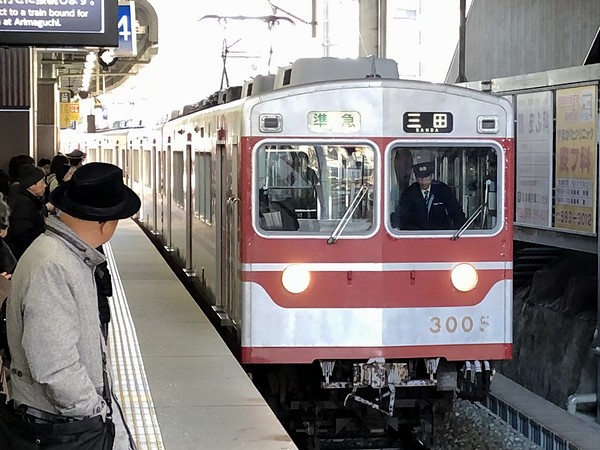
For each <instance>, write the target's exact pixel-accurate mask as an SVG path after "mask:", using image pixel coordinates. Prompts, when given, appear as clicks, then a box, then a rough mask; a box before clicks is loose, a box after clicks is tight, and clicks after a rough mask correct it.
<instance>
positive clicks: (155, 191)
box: [148, 139, 158, 234]
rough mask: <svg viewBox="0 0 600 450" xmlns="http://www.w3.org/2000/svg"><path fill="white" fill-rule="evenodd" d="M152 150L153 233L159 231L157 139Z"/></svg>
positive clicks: (154, 140)
mask: <svg viewBox="0 0 600 450" xmlns="http://www.w3.org/2000/svg"><path fill="white" fill-rule="evenodd" d="M151 148H152V150H151V153H150V158H151V161H152V163H151V169H150V170H151V171H150V182H149V183H148V184H149V186H150V191H151V192H152V217H151V230H152V233H153V234H157V233H158V186H157V185H158V183H157V179H158V178H157V176H156V173H157V170H156V166H157V164H158V150H157V148H156V139H153V140H152V147H151Z"/></svg>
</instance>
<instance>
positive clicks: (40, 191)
mask: <svg viewBox="0 0 600 450" xmlns="http://www.w3.org/2000/svg"><path fill="white" fill-rule="evenodd" d="M19 174H20V179H21V181H20V183H19V187H18V189H16V190H14V191H13V192H11V195H10V197H9V198H8V204H9V205H10V208H11V210H12V214H11V216H10V227H9V228H8V234H7V236H6V243H7V244H8V246H9V247H10V249H11V251H12V252H13V254H14V255H15V258H17V259H19V258H20V257H21V255H22V254H23V253H24V252H25V250H26V249H27V247H29V246H30V245H31V243H32V242H33V241H34V240H35V239H36V238H37V237H38V236H39V235H40V234H42V233H43V232H44V231H45V230H46V225H45V222H44V219H45V216H46V215H47V212H46V207H45V205H44V200H43V196H44V191H45V189H46V181H45V178H44V171H43V170H42V169H40V168H39V167H35V166H34V165H32V164H25V165H23V166H21V168H20V169H19Z"/></svg>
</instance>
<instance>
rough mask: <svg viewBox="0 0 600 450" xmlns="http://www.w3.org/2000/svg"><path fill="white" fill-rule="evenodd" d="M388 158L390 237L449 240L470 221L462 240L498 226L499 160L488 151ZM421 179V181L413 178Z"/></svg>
mask: <svg viewBox="0 0 600 450" xmlns="http://www.w3.org/2000/svg"><path fill="white" fill-rule="evenodd" d="M389 154H390V158H391V161H390V164H389V168H390V173H389V179H390V183H389V186H390V191H389V192H388V193H387V197H388V206H389V211H390V216H389V220H390V225H391V228H392V230H393V231H394V232H399V233H400V232H407V233H413V234H414V232H415V231H418V232H419V233H422V232H423V231H426V232H427V231H431V232H432V233H437V234H439V233H440V232H444V233H448V234H451V233H453V232H455V231H456V230H457V229H459V228H460V227H461V226H462V225H463V224H464V223H465V222H466V221H467V220H468V219H469V218H472V217H475V219H474V221H473V223H472V224H471V225H470V226H469V228H468V231H467V234H469V233H472V234H479V233H485V232H487V231H488V230H493V229H495V228H496V227H497V225H498V223H497V222H498V217H497V215H498V211H499V210H501V209H500V206H501V205H500V204H499V203H498V202H499V201H501V200H502V196H497V195H496V192H502V186H499V184H500V183H501V180H500V179H498V170H497V169H498V166H499V162H500V160H499V158H500V154H499V152H498V150H497V149H496V148H494V147H476V146H454V147H441V146H440V147H437V146H422V147H403V146H398V147H395V148H393V149H392V151H391V152H390V153H389ZM419 175H422V176H419Z"/></svg>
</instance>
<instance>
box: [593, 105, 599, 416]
mask: <svg viewBox="0 0 600 450" xmlns="http://www.w3.org/2000/svg"><path fill="white" fill-rule="evenodd" d="M599 128H600V116H597V117H596V148H598V143H599V141H600V133H599ZM598 176H599V175H598V174H596V243H597V246H598V250H597V252H596V256H597V269H596V270H597V274H596V284H598V283H600V233H598V229H599V226H600V225H599V224H600V195H598V187H599V185H598V182H599V179H598ZM596 291H597V292H598V294H597V302H598V305H597V309H598V314H597V318H596V336H594V340H593V341H592V349H593V350H594V353H596V357H597V360H598V361H597V367H598V370H597V374H596V392H597V393H600V353H599V352H598V351H599V350H600V347H599V346H600V289H596ZM596 423H600V401H597V402H596Z"/></svg>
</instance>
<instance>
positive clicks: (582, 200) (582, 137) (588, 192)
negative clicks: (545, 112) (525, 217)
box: [554, 86, 598, 234]
mask: <svg viewBox="0 0 600 450" xmlns="http://www.w3.org/2000/svg"><path fill="white" fill-rule="evenodd" d="M597 98H598V88H597V86H583V87H578V88H571V89H561V90H557V91H556V157H555V158H556V160H555V174H556V177H555V184H554V188H555V206H554V227H555V228H561V229H566V230H576V231H582V232H587V233H590V234H592V233H595V232H596V189H597V187H596V179H597V177H596V164H597V158H598V151H597V148H596V120H597V104H598V100H597Z"/></svg>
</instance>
